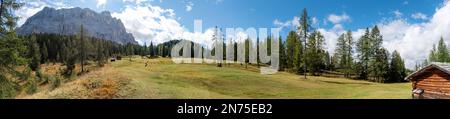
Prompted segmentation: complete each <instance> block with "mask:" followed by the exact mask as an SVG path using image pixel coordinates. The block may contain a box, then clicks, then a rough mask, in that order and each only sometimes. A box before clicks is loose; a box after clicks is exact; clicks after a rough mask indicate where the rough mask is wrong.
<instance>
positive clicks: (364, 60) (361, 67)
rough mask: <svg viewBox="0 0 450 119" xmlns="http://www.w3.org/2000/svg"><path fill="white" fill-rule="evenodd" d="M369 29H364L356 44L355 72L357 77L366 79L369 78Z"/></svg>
mask: <svg viewBox="0 0 450 119" xmlns="http://www.w3.org/2000/svg"><path fill="white" fill-rule="evenodd" d="M369 35H370V31H369V28H367V29H366V31H365V33H364V35H363V36H361V38H359V39H358V41H357V44H356V52H357V58H358V63H357V69H356V71H357V73H358V77H359V79H362V80H367V79H368V78H369V76H368V75H369V59H370V56H371V54H370V50H371V47H370V46H371V45H370V36H369Z"/></svg>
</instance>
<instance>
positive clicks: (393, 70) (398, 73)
mask: <svg viewBox="0 0 450 119" xmlns="http://www.w3.org/2000/svg"><path fill="white" fill-rule="evenodd" d="M405 77H406V68H405V63H404V61H403V59H402V57H401V56H400V54H399V53H398V52H397V51H394V52H392V55H391V62H390V65H389V81H388V82H404V80H403V79H404V78H405Z"/></svg>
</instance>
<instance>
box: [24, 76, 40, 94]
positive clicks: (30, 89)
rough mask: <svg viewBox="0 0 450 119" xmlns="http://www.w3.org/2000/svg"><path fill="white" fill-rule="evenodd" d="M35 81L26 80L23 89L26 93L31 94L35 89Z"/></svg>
mask: <svg viewBox="0 0 450 119" xmlns="http://www.w3.org/2000/svg"><path fill="white" fill-rule="evenodd" d="M36 82H37V81H36V80H35V79H31V80H28V82H27V84H26V88H25V91H26V93H27V94H33V93H36V91H37V83H36Z"/></svg>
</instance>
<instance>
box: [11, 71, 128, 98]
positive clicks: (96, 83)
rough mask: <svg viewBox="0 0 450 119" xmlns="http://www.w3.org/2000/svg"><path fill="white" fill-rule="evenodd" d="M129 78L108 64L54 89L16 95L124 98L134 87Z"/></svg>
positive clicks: (31, 96)
mask: <svg viewBox="0 0 450 119" xmlns="http://www.w3.org/2000/svg"><path fill="white" fill-rule="evenodd" d="M130 81H131V80H130V79H129V78H127V77H124V76H123V75H121V74H120V73H119V72H118V71H116V70H115V69H114V68H112V67H111V66H110V65H106V66H105V67H102V68H99V69H97V70H94V71H91V72H89V73H87V74H84V75H82V76H80V77H78V78H77V79H75V80H74V81H72V82H69V83H66V84H62V85H61V86H60V87H59V88H57V89H55V90H50V89H47V90H44V91H40V92H38V93H36V94H34V95H30V96H24V97H18V98H31V99H42V98H44V99H54V98H57V99H111V98H124V97H127V96H128V95H131V94H132V93H133V92H134V91H135V89H134V88H133V86H131V85H130Z"/></svg>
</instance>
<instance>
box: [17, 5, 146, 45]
mask: <svg viewBox="0 0 450 119" xmlns="http://www.w3.org/2000/svg"><path fill="white" fill-rule="evenodd" d="M81 25H83V28H84V30H85V32H86V35H87V36H90V37H94V38H101V39H106V40H111V41H114V42H117V43H121V44H127V43H132V44H137V42H136V41H135V39H134V37H133V35H132V34H131V33H127V32H126V30H125V26H124V25H123V23H122V22H121V21H120V20H119V19H116V18H113V17H112V16H111V14H110V12H108V11H105V12H102V13H97V12H95V11H93V10H91V9H88V8H84V9H81V8H79V7H76V8H70V9H58V10H57V9H54V8H49V7H45V8H44V9H43V10H41V11H39V12H38V13H36V14H35V15H33V16H32V17H30V18H28V19H27V21H26V22H25V23H24V24H23V25H22V26H21V27H19V28H18V30H17V33H18V34H19V35H30V34H32V33H33V32H35V33H49V34H63V35H76V34H78V33H79V32H80V29H81Z"/></svg>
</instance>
